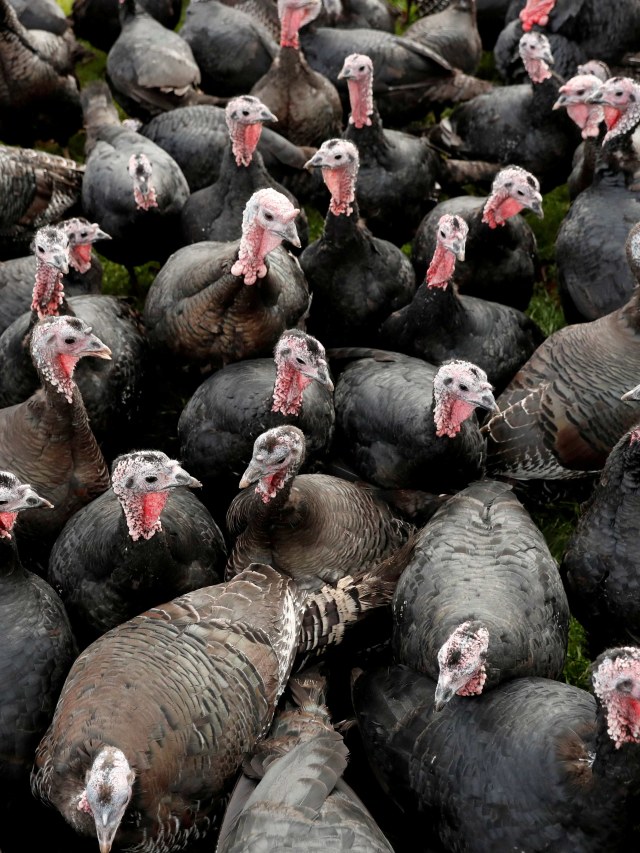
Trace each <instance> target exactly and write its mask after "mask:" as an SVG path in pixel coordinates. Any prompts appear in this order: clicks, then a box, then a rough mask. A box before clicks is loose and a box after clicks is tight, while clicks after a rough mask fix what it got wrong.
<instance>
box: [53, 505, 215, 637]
mask: <svg viewBox="0 0 640 853" xmlns="http://www.w3.org/2000/svg"><path fill="white" fill-rule="evenodd" d="M161 522H162V529H161V530H159V531H157V532H156V533H154V535H153V536H152V537H151V539H142V540H138V541H135V542H134V541H133V540H132V539H131V537H130V536H129V532H128V530H127V525H126V521H125V517H124V514H123V512H122V508H121V506H120V503H119V502H118V499H117V497H116V496H115V494H114V493H113V491H111V490H109V491H108V492H105V493H104V494H102V495H100V496H99V497H98V498H96V500H95V501H92V502H91V503H90V504H89V505H88V506H86V507H84V509H83V510H81V511H80V512H78V513H76V514H75V515H74V516H73V518H72V519H70V520H69V522H68V523H67V525H66V526H65V527H64V529H63V530H62V533H61V534H60V536H59V537H58V539H57V540H56V543H55V545H54V548H53V550H52V552H51V558H50V560H49V580H50V582H51V583H52V584H53V585H54V586H55V588H56V589H57V590H58V591H59V593H60V595H61V597H62V599H63V601H64V602H65V606H66V607H67V610H68V612H69V616H70V618H71V621H72V623H73V625H74V627H75V629H76V631H77V633H78V637H79V638H80V637H82V638H83V639H85V640H87V641H89V640H93V639H95V638H96V637H98V636H99V635H100V634H104V633H105V632H106V631H109V630H110V629H111V628H115V627H116V626H117V625H120V624H121V623H122V622H126V621H127V619H131V618H132V617H133V616H136V615H137V614H138V613H141V612H143V611H144V610H147V609H148V608H150V607H153V606H154V605H156V604H158V603H159V602H162V601H168V600H169V599H171V598H175V597H176V596H178V595H182V594H183V593H186V592H191V591H192V590H194V589H199V588H200V587H203V586H212V585H213V584H216V583H219V582H220V581H221V580H222V576H223V572H224V564H225V562H226V557H227V554H226V548H225V544H224V539H223V537H222V534H221V532H220V530H219V528H218V526H217V525H216V523H215V521H214V520H213V518H212V517H211V515H210V514H209V513H208V511H207V510H206V509H205V508H204V506H203V505H202V504H201V503H200V501H199V500H198V498H196V497H195V495H192V494H191V493H190V492H187V491H185V490H181V489H179V490H177V491H174V492H171V493H170V494H169V497H168V499H167V503H166V505H165V508H164V510H163V512H162V515H161Z"/></svg>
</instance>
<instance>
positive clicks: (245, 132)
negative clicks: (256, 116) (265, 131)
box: [229, 122, 262, 166]
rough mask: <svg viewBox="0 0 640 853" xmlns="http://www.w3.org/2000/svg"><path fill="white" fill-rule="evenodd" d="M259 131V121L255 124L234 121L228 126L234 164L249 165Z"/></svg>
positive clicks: (260, 126) (260, 125) (260, 128)
mask: <svg viewBox="0 0 640 853" xmlns="http://www.w3.org/2000/svg"><path fill="white" fill-rule="evenodd" d="M261 133H262V124H261V123H260V122H256V123H255V124H241V123H240V122H234V124H233V126H232V127H230V128H229V136H230V138H231V149H232V151H233V156H234V157H235V161H236V166H249V164H250V163H251V159H252V157H253V152H254V151H255V150H256V146H257V144H258V141H259V140H260V134H261Z"/></svg>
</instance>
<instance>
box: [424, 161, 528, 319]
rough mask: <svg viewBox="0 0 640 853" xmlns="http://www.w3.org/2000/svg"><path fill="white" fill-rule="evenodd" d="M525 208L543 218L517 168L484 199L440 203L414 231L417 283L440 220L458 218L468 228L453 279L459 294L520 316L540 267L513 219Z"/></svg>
mask: <svg viewBox="0 0 640 853" xmlns="http://www.w3.org/2000/svg"><path fill="white" fill-rule="evenodd" d="M523 209H528V210H531V211H533V212H534V213H535V214H536V216H540V217H542V216H543V212H542V196H541V195H540V184H539V183H538V180H537V179H536V178H535V177H534V176H533V175H531V174H530V173H529V172H527V171H526V170H525V169H521V168H520V167H519V166H508V167H507V168H506V169H502V170H501V171H500V172H499V173H498V175H497V176H496V178H495V180H494V182H493V185H492V187H491V194H490V195H489V197H488V198H476V197H475V196H459V197H456V198H450V199H448V200H447V201H442V202H440V204H437V205H436V206H435V207H434V208H433V210H432V211H431V213H429V214H428V215H427V216H425V218H424V219H423V220H422V222H421V223H420V226H419V227H418V230H417V232H416V237H415V240H414V243H413V251H412V255H411V258H412V261H413V266H414V269H415V271H416V278H417V279H418V281H422V280H423V279H424V277H425V275H426V272H427V268H428V266H429V264H430V263H431V259H432V258H433V254H434V252H435V249H436V234H437V233H438V232H437V225H438V222H439V221H440V217H441V216H442V215H443V214H450V215H452V216H460V217H462V218H463V219H464V220H465V222H466V223H467V225H468V226H469V233H468V234H467V240H466V249H465V264H464V266H463V267H458V274H457V276H456V281H457V284H458V285H459V287H460V292H461V293H464V294H468V295H470V296H479V297H481V298H482V299H489V300H491V301H492V302H500V303H501V304H503V305H511V306H513V307H514V308H519V309H520V310H521V311H524V309H525V308H526V307H527V305H528V304H529V300H530V299H531V295H532V293H533V284H534V281H535V280H536V277H537V266H538V264H537V246H536V238H535V236H534V234H533V231H532V230H531V228H530V226H529V225H528V223H526V222H525V221H524V220H523V219H522V218H521V217H520V216H516V214H517V213H519V212H520V211H521V210H523Z"/></svg>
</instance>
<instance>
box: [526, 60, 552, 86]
mask: <svg viewBox="0 0 640 853" xmlns="http://www.w3.org/2000/svg"><path fill="white" fill-rule="evenodd" d="M525 69H526V71H527V74H528V75H529V79H530V80H531V82H532V83H534V84H536V83H543V82H544V81H545V80H549V79H550V78H551V77H552V76H553V75H552V74H551V71H550V70H549V66H548V65H547V63H546V62H544V61H543V60H542V59H528V60H527V61H526V62H525Z"/></svg>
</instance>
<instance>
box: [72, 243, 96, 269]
mask: <svg viewBox="0 0 640 853" xmlns="http://www.w3.org/2000/svg"><path fill="white" fill-rule="evenodd" d="M69 266H72V267H73V269H74V270H77V271H78V272H81V273H84V272H88V271H89V270H90V269H91V243H81V244H80V245H78V246H70V247H69Z"/></svg>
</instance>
